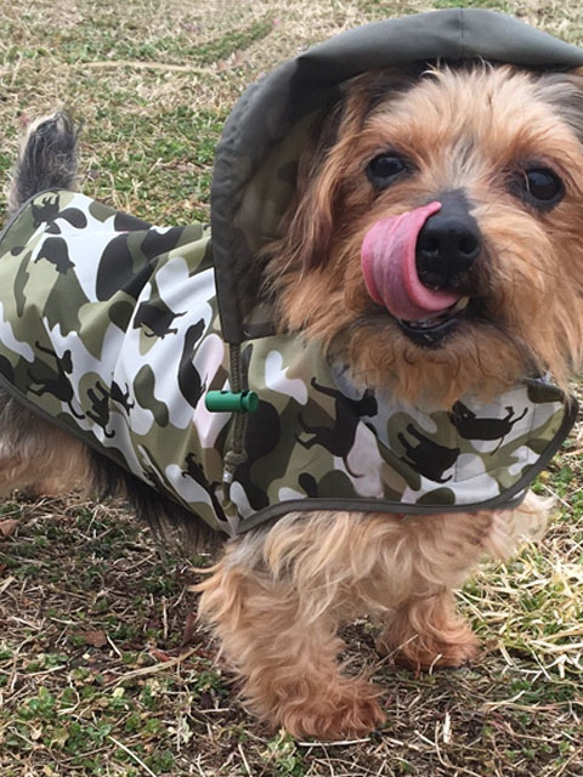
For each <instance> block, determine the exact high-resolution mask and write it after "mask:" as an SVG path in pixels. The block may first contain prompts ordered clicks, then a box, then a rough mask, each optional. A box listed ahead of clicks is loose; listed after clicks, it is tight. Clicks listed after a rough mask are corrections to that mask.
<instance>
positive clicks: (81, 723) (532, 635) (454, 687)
mask: <svg viewBox="0 0 583 777" xmlns="http://www.w3.org/2000/svg"><path fill="white" fill-rule="evenodd" d="M451 5H456V3H450V2H447V0H435V1H434V2H432V3H431V2H419V1H418V0H412V1H411V2H407V3H404V2H390V1H388V0H387V1H386V2H382V1H381V0H353V2H341V1H340V0H286V1H285V2H284V0H273V1H272V0H254V2H250V1H248V0H240V1H239V2H232V3H225V2H224V0H204V2H203V0H180V2H178V0H166V1H165V0H143V1H141V0H133V2H132V1H130V2H126V3H123V4H122V3H120V2H119V1H118V0H102V2H101V3H99V4H97V3H92V2H90V1H89V0H79V2H75V0H51V2H48V0H37V2H35V3H34V4H32V3H27V2H26V3H25V2H24V0H17V2H13V1H12V0H0V13H1V16H0V18H1V19H2V29H3V35H2V40H1V41H0V122H1V125H0V126H2V143H1V144H0V170H2V171H7V170H8V169H9V167H10V164H11V160H12V159H13V157H14V153H15V149H16V146H17V139H18V136H19V133H20V131H21V128H22V126H23V125H24V124H26V122H27V121H28V120H30V119H31V118H33V117H35V116H38V115H40V114H43V113H45V112H47V111H50V110H52V109H54V108H55V107H56V106H61V105H66V106H68V107H70V108H71V109H72V110H73V111H74V112H75V114H76V116H77V117H78V118H79V120H81V121H82V122H83V125H84V126H83V134H82V157H83V161H82V167H81V172H82V180H81V186H82V188H83V189H84V190H85V191H86V192H87V193H89V194H92V195H93V196H96V197H99V198H101V199H103V200H105V201H107V202H109V203H112V204H113V205H115V206H117V207H119V208H123V209H126V210H129V211H131V212H133V213H135V214H136V215H138V216H141V217H143V218H146V219H151V220H154V221H155V222H156V223H166V224H170V223H178V224H185V223H189V222H190V221H192V220H194V219H198V220H200V219H205V218H207V217H208V196H209V182H210V174H211V168H212V159H213V151H214V147H215V144H216V141H217V139H218V136H219V133H220V128H221V125H222V122H223V121H224V119H225V117H226V115H227V114H228V112H229V110H230V108H231V106H232V104H233V102H234V101H235V99H236V98H237V96H238V95H239V94H240V92H241V90H242V89H243V88H244V86H245V85H246V84H248V83H249V82H251V81H252V80H254V79H255V78H257V77H258V76H259V75H260V74H261V73H263V72H265V71H267V70H269V69H270V68H272V67H273V66H274V65H275V64H277V63H278V62H279V61H281V60H283V59H285V58H287V57H290V56H293V55H294V54H295V53H297V51H298V50H301V49H302V48H304V47H306V46H307V45H309V44H311V43H314V42H316V41H318V40H322V39H324V38H326V37H328V36H329V35H331V34H334V33H337V32H340V31H342V30H343V29H346V28H349V27H353V26H355V25H357V24H359V23H363V22H366V21H372V20H375V19H378V18H381V17H385V16H389V15H396V14H404V13H412V12H414V11H416V10H428V9H430V8H437V7H446V6H451ZM467 5H473V6H484V7H490V8H495V9H498V10H502V11H506V12H508V13H513V14H516V15H518V16H519V17H521V18H522V19H524V20H526V21H528V22H530V23H532V24H534V25H536V26H538V27H540V28H542V29H544V30H547V31H549V32H551V33H553V34H556V35H559V36H561V37H563V38H565V39H566V40H569V41H570V42H573V43H578V44H583V6H581V4H580V2H579V0H566V1H565V2H561V3H558V2H552V1H551V0H536V1H532V0H524V1H523V2H515V1H514V0H508V1H507V2H496V1H495V0H492V2H489V1H488V0H483V1H482V2H478V1H477V0H469V1H468V2H467ZM581 453H583V426H582V424H581V423H580V424H579V425H578V427H577V429H576V430H575V433H574V434H573V435H572V437H571V439H570V440H569V442H568V443H567V444H566V445H565V446H564V448H563V450H562V452H561V454H560V456H559V457H558V458H557V459H556V460H555V461H554V462H553V464H552V466H551V467H550V469H549V471H548V472H547V473H545V474H544V476H542V477H541V478H540V479H539V481H538V483H537V489H538V490H539V491H540V492H541V493H547V494H553V495H555V497H556V498H557V504H558V509H557V512H556V516H555V518H554V521H553V524H552V527H551V530H550V532H549V534H548V536H547V538H546V539H545V541H544V542H543V543H542V544H541V545H539V546H538V547H534V546H528V547H526V548H525V549H524V551H523V552H522V554H521V555H520V556H519V557H518V558H516V559H514V560H513V561H512V562H511V563H510V564H508V565H507V566H504V565H491V566H489V567H488V568H486V569H484V570H483V571H482V572H481V574H480V575H479V576H478V577H477V578H476V580H475V581H474V582H472V583H471V584H469V585H468V586H466V587H465V588H464V589H463V590H462V591H460V593H459V600H460V606H461V608H462V609H463V610H464V612H465V614H466V616H467V617H468V618H469V620H470V621H471V622H472V625H473V627H474V629H475V630H476V632H477V633H478V634H479V635H480V638H481V640H482V644H483V656H482V659H481V660H480V662H478V663H476V664H475V665H473V666H471V667H467V668H465V669H463V670H460V671H451V672H449V671H447V672H445V671H435V672H429V673H425V674H422V675H419V676H416V675H414V674H412V673H410V672H405V671H397V670H396V669H395V668H394V667H393V666H391V665H390V664H388V663H386V662H382V661H380V660H379V658H378V657H377V655H376V654H375V653H374V651H373V649H372V645H373V634H372V632H371V627H370V626H369V624H368V623H366V622H361V623H356V624H353V625H351V626H350V627H349V628H347V630H346V635H345V636H346V638H347V644H348V650H347V652H348V656H349V657H350V658H352V659H353V660H354V662H355V668H359V667H367V668H368V669H369V670H370V671H371V672H372V673H373V676H374V678H375V679H376V680H377V681H378V682H379V683H380V684H382V685H383V687H384V688H385V695H384V697H383V703H384V705H385V708H386V712H387V724H386V726H384V727H383V729H382V730H380V731H379V732H378V733H375V734H374V735H373V736H371V737H369V738H366V739H363V740H362V741H358V742H344V743H337V744H335V745H334V746H330V745H328V744H326V743H320V742H313V741H311V742H301V741H296V740H293V739H291V738H290V737H289V736H287V735H285V734H284V733H282V732H277V731H275V732H274V731H270V730H268V729H267V728H265V727H263V726H261V725H259V724H257V723H256V722H255V721H254V720H253V719H252V718H251V717H250V716H249V715H248V714H247V713H246V711H245V709H244V707H243V706H241V704H240V703H239V701H238V700H237V689H236V687H235V686H234V685H233V683H232V681H231V679H230V677H229V675H228V673H227V672H225V671H224V669H223V667H222V665H221V663H220V661H218V660H217V655H216V645H214V644H212V642H211V641H210V640H209V639H208V636H207V635H206V634H205V633H204V632H201V631H199V630H198V629H197V627H196V625H195V623H194V613H195V611H196V598H195V595H194V594H193V593H192V592H191V591H190V588H191V587H192V585H193V583H194V582H196V580H197V579H198V578H197V573H196V572H195V569H194V568H195V567H196V566H197V565H198V566H200V565H204V564H206V563H208V561H209V559H207V558H203V557H201V558H194V559H193V558H188V557H186V556H185V554H184V553H182V552H180V550H179V549H175V548H170V549H166V551H165V553H164V552H161V551H160V548H158V547H157V545H156V543H155V542H154V539H153V538H152V536H151V534H150V533H149V532H148V531H147V530H146V529H144V528H143V527H141V526H140V525H138V524H137V522H136V521H135V519H134V518H133V517H132V516H131V515H130V514H128V513H127V512H126V511H125V510H124V508H123V505H118V504H107V505H99V504H90V503H86V502H84V501H82V500H81V499H80V498H79V497H76V496H74V495H73V496H71V497H69V498H67V499H56V500H42V501H36V502H30V501H27V500H26V499H25V498H24V497H23V496H22V495H20V496H19V495H15V498H14V499H13V500H12V501H10V502H6V503H4V504H3V505H2V506H1V508H0V624H1V626H2V628H1V631H0V773H1V774H2V775H3V776H4V777H57V776H58V777H73V776H75V777H77V776H78V777H81V776H85V775H106V776H107V777H113V776H114V775H128V776H129V777H132V776H133V775H135V776H136V777H137V776H138V775H140V776H141V775H150V776H151V775H155V776H156V777H183V776H186V775H201V777H202V776H204V777H212V776H214V775H221V776H223V775H224V776H225V777H226V776H229V777H235V776H237V777H239V775H253V776H254V777H261V776H263V775H265V776H266V777H271V776H274V777H275V776H277V777H280V776H281V777H283V776H284V775H294V776H295V777H302V776H305V777H308V776H310V777H313V776H315V775H322V776H324V775H336V776H338V777H348V776H349V775H350V776H351V777H369V776H370V777H372V775H384V776H387V777H392V776H393V775H419V776H420V777H441V776H442V775H443V776H445V775H447V776H448V777H450V776H451V777H457V776H458V775H459V776H460V777H461V775H464V776H465V775H468V776H470V775H473V776H476V775H477V776H478V777H490V776H492V777H514V776H516V777H521V776H522V775H525V776H526V775H528V776H529V777H530V775H537V777H583V690H582V689H583V666H582V661H583V659H582V656H583V609H582V608H583V491H582V488H581V483H582V482H583V477H582V475H583V471H582V470H583V467H582V464H581Z"/></svg>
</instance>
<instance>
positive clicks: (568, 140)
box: [267, 65, 583, 405]
mask: <svg viewBox="0 0 583 777" xmlns="http://www.w3.org/2000/svg"><path fill="white" fill-rule="evenodd" d="M582 141H583V78H581V77H580V76H579V75H577V74H554V75H551V74H547V75H537V74H532V73H530V74H529V73H526V72H523V71H519V70H515V69H512V68H510V67H498V68H494V67H490V66H488V65H474V66H471V67H465V68H463V69H450V68H443V69H433V70H431V71H425V72H423V73H421V74H419V75H417V76H415V77H410V76H405V75H403V74H398V73H376V74H367V75H365V76H361V77H359V78H357V79H355V80H354V81H352V82H351V83H350V84H349V85H348V87H347V89H346V94H345V99H344V100H343V102H342V104H341V105H340V106H339V107H338V110H337V112H336V114H335V115H334V116H332V117H330V118H328V119H327V121H326V123H325V124H324V126H322V127H321V128H320V134H319V138H318V139H317V141H316V142H315V143H314V146H313V148H312V149H311V150H309V151H308V152H307V153H306V155H305V158H304V159H303V160H302V163H301V165H300V172H299V182H298V193H297V199H296V201H295V202H294V204H293V208H292V209H291V210H290V213H289V214H288V218H287V222H286V224H285V230H284V232H285V234H284V237H283V238H282V239H281V240H280V241H278V243H277V244H275V245H274V246H273V247H272V252H271V256H272V257H273V258H272V259H271V261H270V263H269V265H268V268H267V273H268V284H269V285H270V287H271V288H272V289H273V290H274V293H275V296H276V298H277V299H278V304H279V312H280V317H281V322H282V325H283V326H285V327H288V328H290V329H292V330H302V331H304V332H305V333H306V335H307V336H308V337H315V338H319V339H321V340H322V341H323V342H324V343H325V345H326V347H327V348H328V349H329V351H330V353H331V354H332V355H333V356H335V357H336V358H339V359H342V360H344V361H345V362H347V363H348V364H349V365H350V366H351V370H352V374H353V376H354V378H355V380H356V381H357V382H359V383H361V384H362V385H366V386H373V387H377V386H384V387H387V388H391V389H392V390H393V391H395V392H397V393H398V394H399V395H401V396H403V397H405V398H408V399H410V400H414V401H418V402H419V401H428V402H430V403H431V404H442V405H449V404H451V403H452V402H453V401H455V400H456V399H457V398H458V397H459V396H461V395H463V394H466V393H468V392H469V393H478V394H494V393H496V392H498V391H500V390H503V389H504V388H506V387H507V386H508V385H510V384H512V383H514V382H516V381H517V380H519V379H521V378H523V377H525V376H532V375H533V374H537V373H538V374H540V373H542V372H546V371H549V372H551V373H552V374H553V375H554V377H555V378H556V379H557V380H558V381H559V382H562V381H564V380H565V378H566V375H567V374H568V372H569V370H570V369H571V368H572V367H573V365H574V364H576V363H578V361H579V359H580V356H581V352H582V349H583V142H582Z"/></svg>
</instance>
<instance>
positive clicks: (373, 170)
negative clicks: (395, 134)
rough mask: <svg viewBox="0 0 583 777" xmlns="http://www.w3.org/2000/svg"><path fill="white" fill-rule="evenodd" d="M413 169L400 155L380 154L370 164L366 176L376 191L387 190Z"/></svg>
mask: <svg viewBox="0 0 583 777" xmlns="http://www.w3.org/2000/svg"><path fill="white" fill-rule="evenodd" d="M410 169H411V166H410V164H409V163H408V162H407V160H406V159H403V157H400V156H398V154H379V155H378V156H375V158H374V159H371V161H370V162H369V163H368V165H367V167H366V175H367V177H368V180H369V181H370V182H371V183H372V185H373V186H374V187H375V189H386V187H387V186H390V185H391V184H392V183H393V181H394V180H395V179H396V178H398V177H399V176H400V175H402V174H403V173H406V172H408V171H409V170H410Z"/></svg>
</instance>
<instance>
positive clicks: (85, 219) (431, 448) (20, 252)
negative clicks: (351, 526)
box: [0, 191, 575, 535]
mask: <svg viewBox="0 0 583 777" xmlns="http://www.w3.org/2000/svg"><path fill="white" fill-rule="evenodd" d="M0 289H1V292H0V376H1V379H2V382H3V383H4V384H5V385H6V387H7V388H8V390H9V391H11V392H13V393H16V394H18V396H19V397H20V398H21V399H22V400H23V401H24V402H25V403H26V404H27V405H28V406H30V407H31V408H32V409H34V410H35V412H37V413H40V414H42V415H44V416H46V417H48V418H50V419H51V420H52V421H54V422H55V423H57V424H59V425H60V426H62V427H63V428H65V429H67V430H69V431H70V432H72V433H73V434H75V435H77V436H78V437H80V438H81V439H82V440H84V441H85V442H86V443H87V444H89V445H90V446H92V447H93V448H95V449H97V450H98V451H100V452H101V453H103V454H105V455H106V456H109V457H110V458H112V459H113V460H114V461H116V462H117V463H119V464H120V465H121V466H123V467H125V468H126V469H127V470H129V471H130V472H133V473H134V474H136V475H137V476H138V477H139V478H141V479H142V480H144V481H145V482H147V483H149V484H150V485H151V486H152V487H154V488H156V489H158V490H159V491H161V492H162V493H164V494H166V495H168V496H169V497H170V498H172V499H174V500H175V501H177V502H178V503H180V504H182V505H184V506H185V507H186V508H187V509H188V510H190V511H191V512H193V513H195V514H197V515H199V516H200V517H201V518H202V519H204V520H205V521H206V522H207V523H209V524H210V525H211V526H212V527H214V528H215V529H217V530H221V531H224V532H225V533H226V534H229V535H235V534H237V533H239V532H241V531H245V530H246V529H248V528H251V527H252V526H255V525H256V524H257V523H259V522H261V521H265V520H268V519H271V518H274V517H277V516H278V515H281V514H283V513H285V512H288V511H289V510H292V509H314V508H324V509H326V508H329V509H338V508H343V509H355V510H364V511H366V510H380V511H387V512H389V511H390V512H398V513H408V512H411V513H424V512H427V513H431V512H433V513H435V512H437V511H442V510H443V509H444V508H447V509H448V510H450V509H451V510H460V509H468V508H472V509H476V508H477V507H480V506H485V507H486V506H487V507H495V506H502V505H505V504H508V503H509V502H512V501H515V500H519V499H520V498H521V497H522V495H523V492H524V490H525V489H526V487H527V485H528V483H529V482H530V480H532V478H533V477H534V476H535V475H536V473H537V472H538V471H540V469H542V468H543V467H544V466H545V464H546V463H547V461H548V460H549V459H550V457H551V456H552V455H553V453H554V452H555V451H556V449H557V448H558V446H559V445H560V443H561V441H562V440H563V439H564V437H565V436H566V434H567V433H568V431H569V429H570V427H571V425H572V423H573V421H574V413H575V405H574V404H569V402H567V400H566V399H565V397H564V396H563V395H562V394H561V392H560V391H558V389H556V388H554V387H553V386H551V385H549V384H547V383H546V382H545V381H542V380H541V381H532V382H528V383H524V384H521V385H518V386H516V387H515V388H513V389H512V390H511V391H509V392H508V393H506V394H504V395H503V396H501V397H497V398H496V399H495V400H493V401H492V402H489V403H488V402H482V403H479V402H476V401H475V400H470V399H467V400H466V399H464V400H463V401H462V402H459V403H457V405H456V406H455V407H454V408H453V411H452V412H451V413H447V412H444V411H440V412H434V413H431V412H428V413H425V412H422V411H421V410H419V409H417V408H413V407H410V406H407V405H404V404H400V403H398V402H396V401H395V400H394V398H392V397H391V396H390V395H389V394H388V393H383V392H376V393H373V392H370V391H365V392H362V391H358V390H357V389H356V388H355V387H354V386H353V385H352V384H351V382H350V380H349V379H348V377H347V376H346V374H345V373H343V372H341V371H338V370H335V369H334V368H333V367H332V366H331V365H330V364H329V363H328V362H327V361H326V359H325V358H324V356H323V354H322V352H321V350H320V348H319V347H318V346H317V345H316V344H314V343H304V342H302V341H301V340H300V339H298V337H297V336H288V335H279V336H277V335H269V336H264V337H259V338H257V337H256V338H253V339H247V340H246V341H245V342H244V343H243V345H242V349H241V355H242V362H243V365H244V368H245V372H246V376H247V377H246V380H247V382H248V386H249V388H250V389H252V390H254V391H256V392H257V393H258V395H259V399H260V403H259V409H258V411H257V412H255V413H251V414H249V415H248V417H247V418H246V422H247V423H246V430H245V438H244V450H245V454H246V459H245V460H244V461H238V462H237V463H236V465H235V466H233V467H229V466H227V465H226V459H227V458H228V456H227V454H228V452H229V450H230V446H231V444H232V432H233V429H232V427H233V417H234V416H233V414H231V413H225V412H220V413H212V412H209V411H208V410H207V408H206V406H205V402H204V395H205V394H206V392H208V391H210V390H228V389H229V358H228V357H229V354H228V348H227V346H226V344H225V342H224V339H223V336H222V332H221V323H220V320H219V315H218V308H217V299H216V290H215V282H214V275H213V266H212V251H211V249H210V235H209V233H208V231H207V230H205V229H204V228H203V227H202V226H200V225H195V226H189V227H173V228H168V229H160V228H156V227H152V226H150V225H148V224H145V223H144V222H142V221H139V220H137V219H135V218H132V217H130V216H127V215H125V214H123V213H119V212H117V211H115V210H113V209H111V208H109V207H107V206H105V205H102V204H100V203H98V202H95V201H93V200H91V199H90V198H88V197H86V196H84V195H82V194H75V193H71V192H64V191H55V192H48V193H44V194H42V195H39V196H38V197H36V198H35V199H34V200H33V201H32V202H31V203H30V204H29V205H28V206H27V207H25V208H24V209H23V210H22V211H21V212H20V214H18V215H17V217H16V218H15V219H14V220H13V221H12V223H11V224H10V225H9V226H8V228H7V229H6V230H5V232H4V233H3V235H2V238H1V240H0Z"/></svg>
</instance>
